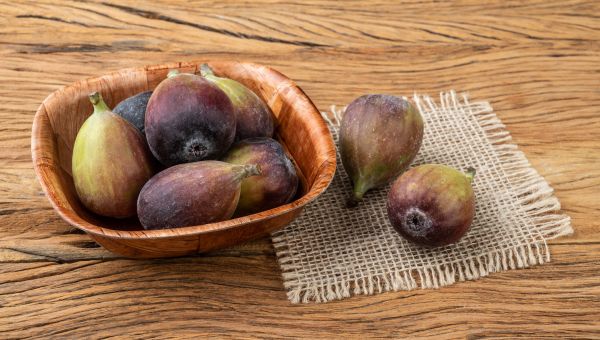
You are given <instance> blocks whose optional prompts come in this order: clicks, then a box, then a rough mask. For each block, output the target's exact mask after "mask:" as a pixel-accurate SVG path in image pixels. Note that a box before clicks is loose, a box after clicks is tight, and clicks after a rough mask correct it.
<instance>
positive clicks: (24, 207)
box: [0, 0, 600, 338]
mask: <svg viewBox="0 0 600 340" xmlns="http://www.w3.org/2000/svg"><path fill="white" fill-rule="evenodd" d="M598 13H600V5H599V4H598V3H597V2H596V1H538V0H532V1H528V2H526V3H521V2H519V1H497V2H479V1H460V2H452V3H439V2H433V1H431V2H429V1H414V2H405V3H396V2H388V1H369V2H365V3H358V2H356V3H354V2H352V3H344V4H341V3H339V4H338V3H336V2H326V1H312V2H311V3H307V2H293V3H284V2H280V1H253V2H221V1H212V2H210V1H206V2H198V3H196V2H194V3H187V2H186V3H183V2H181V3H179V2H163V3H156V4H149V3H148V4H143V3H140V2H134V1H119V2H112V3H110V2H107V1H100V2H66V1H61V2H54V1H46V2H44V1H35V2H34V1H30V2H27V1H20V2H16V3H15V2H8V1H0V60H1V62H0V80H1V81H0V122H1V124H0V131H1V133H0V261H1V262H3V263H2V265H1V266H0V306H1V308H0V332H1V333H0V337H2V338H22V337H24V336H43V335H47V336H54V337H61V336H62V337H65V336H68V337H83V336H86V335H87V336H91V337H103V336H104V337H108V336H124V335H131V336H133V337H152V336H154V337H160V336H162V337H165V336H169V335H170V336H179V337H186V336H188V337H189V336H192V335H196V336H203V335H204V336H210V335H212V336H217V337H227V336H228V337H235V338H251V337H253V338H266V337H273V338H283V337H306V338H339V337H344V336H347V337H350V338H359V337H361V338H362V337H417V336H432V337H438V338H464V337H472V338H479V337H510V338H512V337H517V336H521V337H525V338H533V337H548V338H577V337H580V338H598V337H600V333H599V331H598V330H599V329H600V324H599V321H598V320H599V318H600V312H599V311H600V277H599V275H598V272H599V269H600V261H598V258H599V256H600V231H599V230H600V210H599V209H598V207H599V206H600V194H599V188H600V152H598V150H599V149H600V142H599V141H600V114H599V113H598V107H600V41H599V39H600V17H599V16H598ZM199 59H222V60H244V61H251V62H256V63H261V64H265V65H269V66H272V67H274V68H275V69H277V70H279V71H281V72H283V73H284V74H286V75H287V76H289V77H290V78H291V79H293V80H294V81H296V83H298V84H299V85H300V86H301V87H302V89H303V90H304V91H305V92H306V93H307V94H308V95H309V96H310V97H311V99H312V100H313V101H314V102H315V104H316V105H317V107H319V108H320V109H321V110H326V109H327V108H328V106H329V105H330V104H339V105H345V104H347V103H348V102H349V101H351V100H352V99H354V98H355V97H357V96H359V95H362V94H365V93H392V94H397V95H408V96H410V95H411V94H412V93H413V91H418V92H419V93H429V94H432V95H434V94H435V93H437V92H438V91H441V90H448V89H451V88H454V89H456V90H458V91H468V92H470V95H471V98H473V99H474V100H489V101H490V102H491V104H492V106H493V107H494V109H495V111H496V113H497V114H498V115H499V116H500V118H501V119H502V120H503V122H504V123H505V124H506V125H507V127H508V129H509V130H510V131H511V132H512V135H513V137H514V139H515V141H516V142H517V143H518V144H519V145H520V146H521V148H522V150H523V151H524V152H525V153H526V155H527V157H528V158H529V159H530V161H531V162H532V163H533V165H534V166H535V167H536V169H537V170H538V171H539V172H540V173H541V174H542V175H543V176H544V177H545V178H546V179H547V180H548V181H549V182H550V183H551V185H552V186H553V187H554V188H555V189H556V195H557V196H558V198H559V199H560V201H561V203H562V206H563V209H564V211H565V212H566V213H567V214H569V215H570V216H571V217H572V219H573V227H574V228H575V234H574V235H573V236H571V237H567V238H561V239H558V240H555V241H553V242H552V244H551V246H550V248H551V251H552V253H553V260H552V262H551V263H549V264H547V265H543V266H538V267H535V268H531V269H526V270H517V271H511V272H504V273H497V274H493V275H491V276H489V277H487V278H484V279H481V280H478V281H474V282H464V283H459V284H456V285H454V286H452V287H447V288H443V289H440V290H435V291H434V290H427V291H421V290H418V291H412V292H398V293H388V294H381V295H377V296H371V297H355V298H351V299H347V300H344V301H340V302H334V303H329V304H320V305H300V306H295V305H290V304H289V302H288V301H287V300H286V299H285V292H284V289H283V287H282V283H281V278H280V276H279V275H280V273H279V269H278V266H277V263H276V261H275V257H274V255H273V252H272V250H271V247H270V243H269V241H268V240H261V241H258V242H254V243H251V244H247V245H244V246H240V247H235V248H230V249H226V250H223V251H219V252H216V253H211V254H209V255H207V256H204V257H189V258H179V259H172V260H155V261H132V260H126V259H120V258H118V257H117V256H115V255H113V254H111V253H109V252H107V251H106V250H104V249H102V248H100V247H98V246H97V245H96V244H95V243H93V242H92V241H91V240H90V239H89V238H88V237H87V236H86V235H82V234H80V233H78V232H77V230H73V229H71V227H69V226H68V225H67V224H66V223H65V222H63V221H62V220H61V219H60V217H58V215H56V213H55V212H54V211H53V210H52V208H51V207H50V204H49V203H48V201H47V199H46V198H45V197H44V195H43V193H42V191H41V188H40V186H39V184H38V182H37V180H36V178H35V174H34V172H33V169H32V163H31V156H30V149H29V148H30V144H29V143H30V133H31V124H32V121H33V114H34V112H35V110H36V109H37V107H38V106H39V104H40V102H41V101H42V100H43V99H44V98H45V97H46V96H47V95H48V94H49V93H51V92H52V91H55V90H56V89H58V88H60V87H61V86H64V85H67V84H69V83H72V82H74V81H77V80H79V79H81V78H87V77H90V76H98V75H101V74H105V73H108V72H112V71H116V70H118V69H122V68H127V67H139V66H143V65H149V64H160V63H166V62H173V61H186V60H199Z"/></svg>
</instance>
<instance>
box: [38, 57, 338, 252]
mask: <svg viewBox="0 0 600 340" xmlns="http://www.w3.org/2000/svg"><path fill="white" fill-rule="evenodd" d="M200 64H201V63H173V64H165V65H157V66H148V67H144V68H131V69H125V70H122V71H118V72H115V73H111V74H108V75H105V76H102V77H99V78H93V79H87V80H82V81H79V82H77V83H74V84H73V85H71V86H67V87H65V88H63V89H60V90H58V91H56V92H54V93H52V94H51V95H50V96H48V97H47V98H46V99H45V100H44V102H43V103H42V105H41V106H40V107H39V109H38V111H37V112H36V115H35V119H34V121H33V131H32V136H31V153H32V156H33V165H34V168H35V172H36V174H37V177H38V179H39V181H40V183H41V186H42V188H43V190H44V192H45V193H46V196H47V197H48V199H49V200H50V202H51V203H52V206H53V207H54V209H55V210H56V211H57V212H58V214H59V215H60V216H61V217H62V218H63V219H64V220H65V221H67V222H68V223H70V224H71V225H73V226H75V227H77V228H79V229H81V230H83V231H85V232H86V233H88V234H89V235H90V236H91V237H92V238H93V239H94V240H95V241H96V242H98V243H99V244H101V245H102V246H104V247H105V248H106V249H108V250H110V251H113V252H115V253H118V254H121V255H124V256H128V257H137V258H152V257H172V256H181V255H187V254H194V253H198V252H206V251H210V250H215V249H219V248H223V247H227V246H231V245H234V244H238V243H241V242H244V241H247V240H250V239H255V238H258V237H261V236H264V235H267V234H268V233H270V232H271V231H274V230H276V229H279V228H281V227H283V226H285V225H287V224H288V223H290V222H291V221H292V220H294V218H296V217H297V216H298V214H300V212H301V210H302V208H303V207H304V206H305V205H306V204H307V203H308V202H310V201H312V200H314V199H315V198H316V197H317V196H319V194H321V193H322V192H323V191H324V190H325V189H326V188H327V186H328V185H329V183H330V182H331V180H332V178H333V175H334V173H335V167H336V164H335V146H334V143H333V139H332V137H331V134H330V132H329V129H328V127H327V125H326V123H325V121H324V120H323V118H322V117H321V115H320V113H319V111H318V110H317V109H316V107H315V106H314V104H313V103H312V102H311V100H310V99H309V98H308V96H306V94H305V93H304V92H303V91H302V90H301V89H300V88H299V87H298V86H296V84H294V82H293V81H291V80H290V79H288V78H287V77H285V76H284V75H283V74H281V73H279V72H277V71H275V70H273V69H271V68H269V67H265V66H261V65H256V64H250V63H240V62H209V65H210V66H211V67H212V68H213V69H214V71H215V73H216V74H217V75H220V76H225V77H228V78H232V79H235V80H237V81H239V82H241V83H242V84H244V85H246V86H247V87H248V88H250V89H252V90H253V91H254V92H255V93H256V94H257V95H259V96H260V97H261V98H262V99H263V100H264V101H265V103H267V104H268V105H269V107H271V110H272V111H273V113H274V114H275V116H276V118H277V124H278V128H277V132H276V138H277V139H278V140H279V141H280V142H281V143H282V144H283V145H284V147H285V148H286V150H287V151H288V152H289V154H290V155H291V156H292V158H293V160H294V162H295V165H296V167H297V170H298V173H299V177H300V182H301V188H300V189H299V190H300V193H299V195H298V196H297V198H296V200H295V201H293V202H291V203H289V204H286V205H283V206H280V207H277V208H274V209H271V210H267V211H263V212H260V213H256V214H253V215H249V216H244V217H239V218H235V219H231V220H227V221H223V222H218V223H211V224H205V225H197V226H191V227H185V228H175V229H165V230H144V229H143V228H142V227H141V225H140V224H139V222H138V221H137V219H129V220H119V219H110V218H105V217H100V216H97V215H94V214H93V213H91V212H89V211H88V210H86V209H85V208H84V207H83V206H82V204H81V203H80V201H79V198H78V197H77V194H76V192H75V188H74V186H73V179H72V177H71V152H72V149H73V143H74V141H75V137H76V135H77V131H79V128H80V127H81V125H82V124H83V122H84V121H85V119H86V118H87V117H88V116H89V115H90V114H91V113H92V106H91V104H90V102H89V99H88V94H89V93H91V92H94V91H99V92H100V93H101V94H102V96H103V97H104V99H105V100H106V102H107V104H108V105H109V107H114V106H115V105H116V104H117V103H119V102H120V101H121V100H123V99H125V98H127V97H129V96H132V95H134V94H136V93H139V92H142V91H147V90H151V89H154V88H155V87H156V86H157V85H158V83H160V82H161V81H162V80H163V79H165V77H166V75H167V72H168V71H169V70H170V69H179V70H181V71H182V72H196V71H197V70H198V67H199V65H200Z"/></svg>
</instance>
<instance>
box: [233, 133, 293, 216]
mask: <svg viewBox="0 0 600 340" xmlns="http://www.w3.org/2000/svg"><path fill="white" fill-rule="evenodd" d="M223 161H225V162H228V163H233V164H242V165H243V164H258V165H259V166H260V168H261V171H262V174H261V175H260V176H254V177H248V178H246V179H244V180H243V181H242V191H241V194H240V201H239V203H238V206H237V210H236V212H235V215H236V216H243V215H249V214H253V213H255V212H259V211H262V210H268V209H271V208H275V207H277V206H280V205H282V204H285V203H288V202H289V201H290V200H291V199H292V198H294V195H295V194H296V190H297V187H298V176H297V175H296V169H295V168H294V165H293V164H292V161H291V160H290V159H289V158H288V157H287V155H286V154H285V151H284V150H283V147H282V146H281V144H279V143H278V142H277V141H276V140H274V139H272V138H268V137H257V138H248V139H244V140H242V141H240V142H238V143H237V144H234V146H232V147H231V149H230V150H229V152H228V153H227V154H226V155H225V157H224V158H223Z"/></svg>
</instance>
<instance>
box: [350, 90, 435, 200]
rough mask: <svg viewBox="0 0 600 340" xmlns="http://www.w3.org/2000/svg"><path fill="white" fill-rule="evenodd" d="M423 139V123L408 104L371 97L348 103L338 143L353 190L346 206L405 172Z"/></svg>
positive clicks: (406, 102) (380, 97)
mask: <svg viewBox="0 0 600 340" xmlns="http://www.w3.org/2000/svg"><path fill="white" fill-rule="evenodd" d="M422 139H423V119H422V118H421V115H420V114H419V112H418V111H417V110H416V109H415V108H414V107H413V106H412V105H411V104H410V103H409V102H408V101H406V100H404V99H402V98H398V97H394V96H389V95H381V94H374V95H365V96H362V97H359V98H357V99H355V100H354V101H353V102H352V103H350V105H348V108H347V109H346V112H345V113H344V117H343V119H342V123H341V127H340V140H339V144H340V155H341V158H342V164H343V165H344V169H345V170H346V173H347V174H348V176H349V177H350V179H351V180H352V184H353V186H354V189H353V197H352V198H351V199H350V200H349V202H348V203H349V205H355V204H356V203H357V202H358V201H360V200H362V197H363V195H364V194H365V193H366V192H367V191H368V190H370V189H373V188H378V187H381V186H384V185H386V184H387V183H389V182H390V181H392V180H393V179H394V178H396V177H397V176H398V175H399V174H401V173H402V172H403V171H404V170H406V168H407V167H408V166H409V165H410V163H411V162H412V161H413V159H414V158H415V156H416V155H417V152H418V151H419V148H420V147H421V141H422Z"/></svg>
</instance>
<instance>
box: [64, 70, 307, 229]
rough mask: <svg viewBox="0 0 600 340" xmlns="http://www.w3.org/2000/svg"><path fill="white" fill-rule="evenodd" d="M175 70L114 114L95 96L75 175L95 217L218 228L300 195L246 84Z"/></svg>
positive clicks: (264, 109)
mask: <svg viewBox="0 0 600 340" xmlns="http://www.w3.org/2000/svg"><path fill="white" fill-rule="evenodd" d="M201 70H202V71H201V74H191V73H180V72H178V71H176V70H172V71H170V72H169V74H168V76H167V77H166V79H164V80H163V81H162V82H160V84H158V86H157V87H156V88H155V89H154V90H153V91H147V92H142V93H138V94H136V95H134V96H132V97H129V98H127V99H125V100H123V101H122V102H121V103H119V104H118V105H117V106H116V107H115V108H114V109H113V110H112V111H111V110H110V108H109V107H108V106H107V105H106V103H105V102H104V100H103V99H102V96H101V95H100V94H99V93H98V92H95V93H92V94H91V95H90V101H91V103H92V105H93V108H94V110H93V113H92V114H91V115H90V116H89V117H88V119H87V120H86V121H85V122H84V124H83V125H82V126H81V128H80V130H79V131H78V133H77V137H76V139H75V145H74V147H73V158H72V174H73V181H74V183H75V189H76V191H77V195H78V196H79V198H80V201H81V203H82V204H83V205H84V206H85V207H86V208H87V209H89V210H90V211H92V212H93V213H95V214H98V215H102V216H107V217H113V218H127V217H134V216H137V218H138V219H139V221H140V223H141V224H142V226H143V227H144V228H145V229H165V228H178V227H186V226H193V225H200V224H206V223H212V222H219V221H223V220H226V219H229V218H232V217H233V216H234V214H235V216H244V215H248V214H253V213H256V212H260V211H264V210H268V209H271V208H274V207H277V206H280V205H283V204H286V203H289V202H290V201H291V200H293V199H294V197H295V195H296V191H297V187H298V176H297V173H296V168H295V167H294V164H293V162H292V160H291V159H290V156H288V155H287V154H286V152H285V151H284V148H283V147H282V145H281V144H279V142H278V141H276V140H275V139H272V137H273V134H274V132H275V120H274V116H273V113H272V112H271V110H270V108H269V107H268V106H267V105H266V104H265V103H264V102H263V101H262V100H261V99H260V97H258V96H257V95H256V94H255V93H254V92H252V91H251V90H250V89H249V88H247V87H245V86H244V85H243V84H241V83H239V82H237V81H235V80H233V79H228V78H224V77H217V76H216V75H215V74H214V73H213V71H212V70H211V69H210V68H209V67H208V65H202V68H201Z"/></svg>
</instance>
